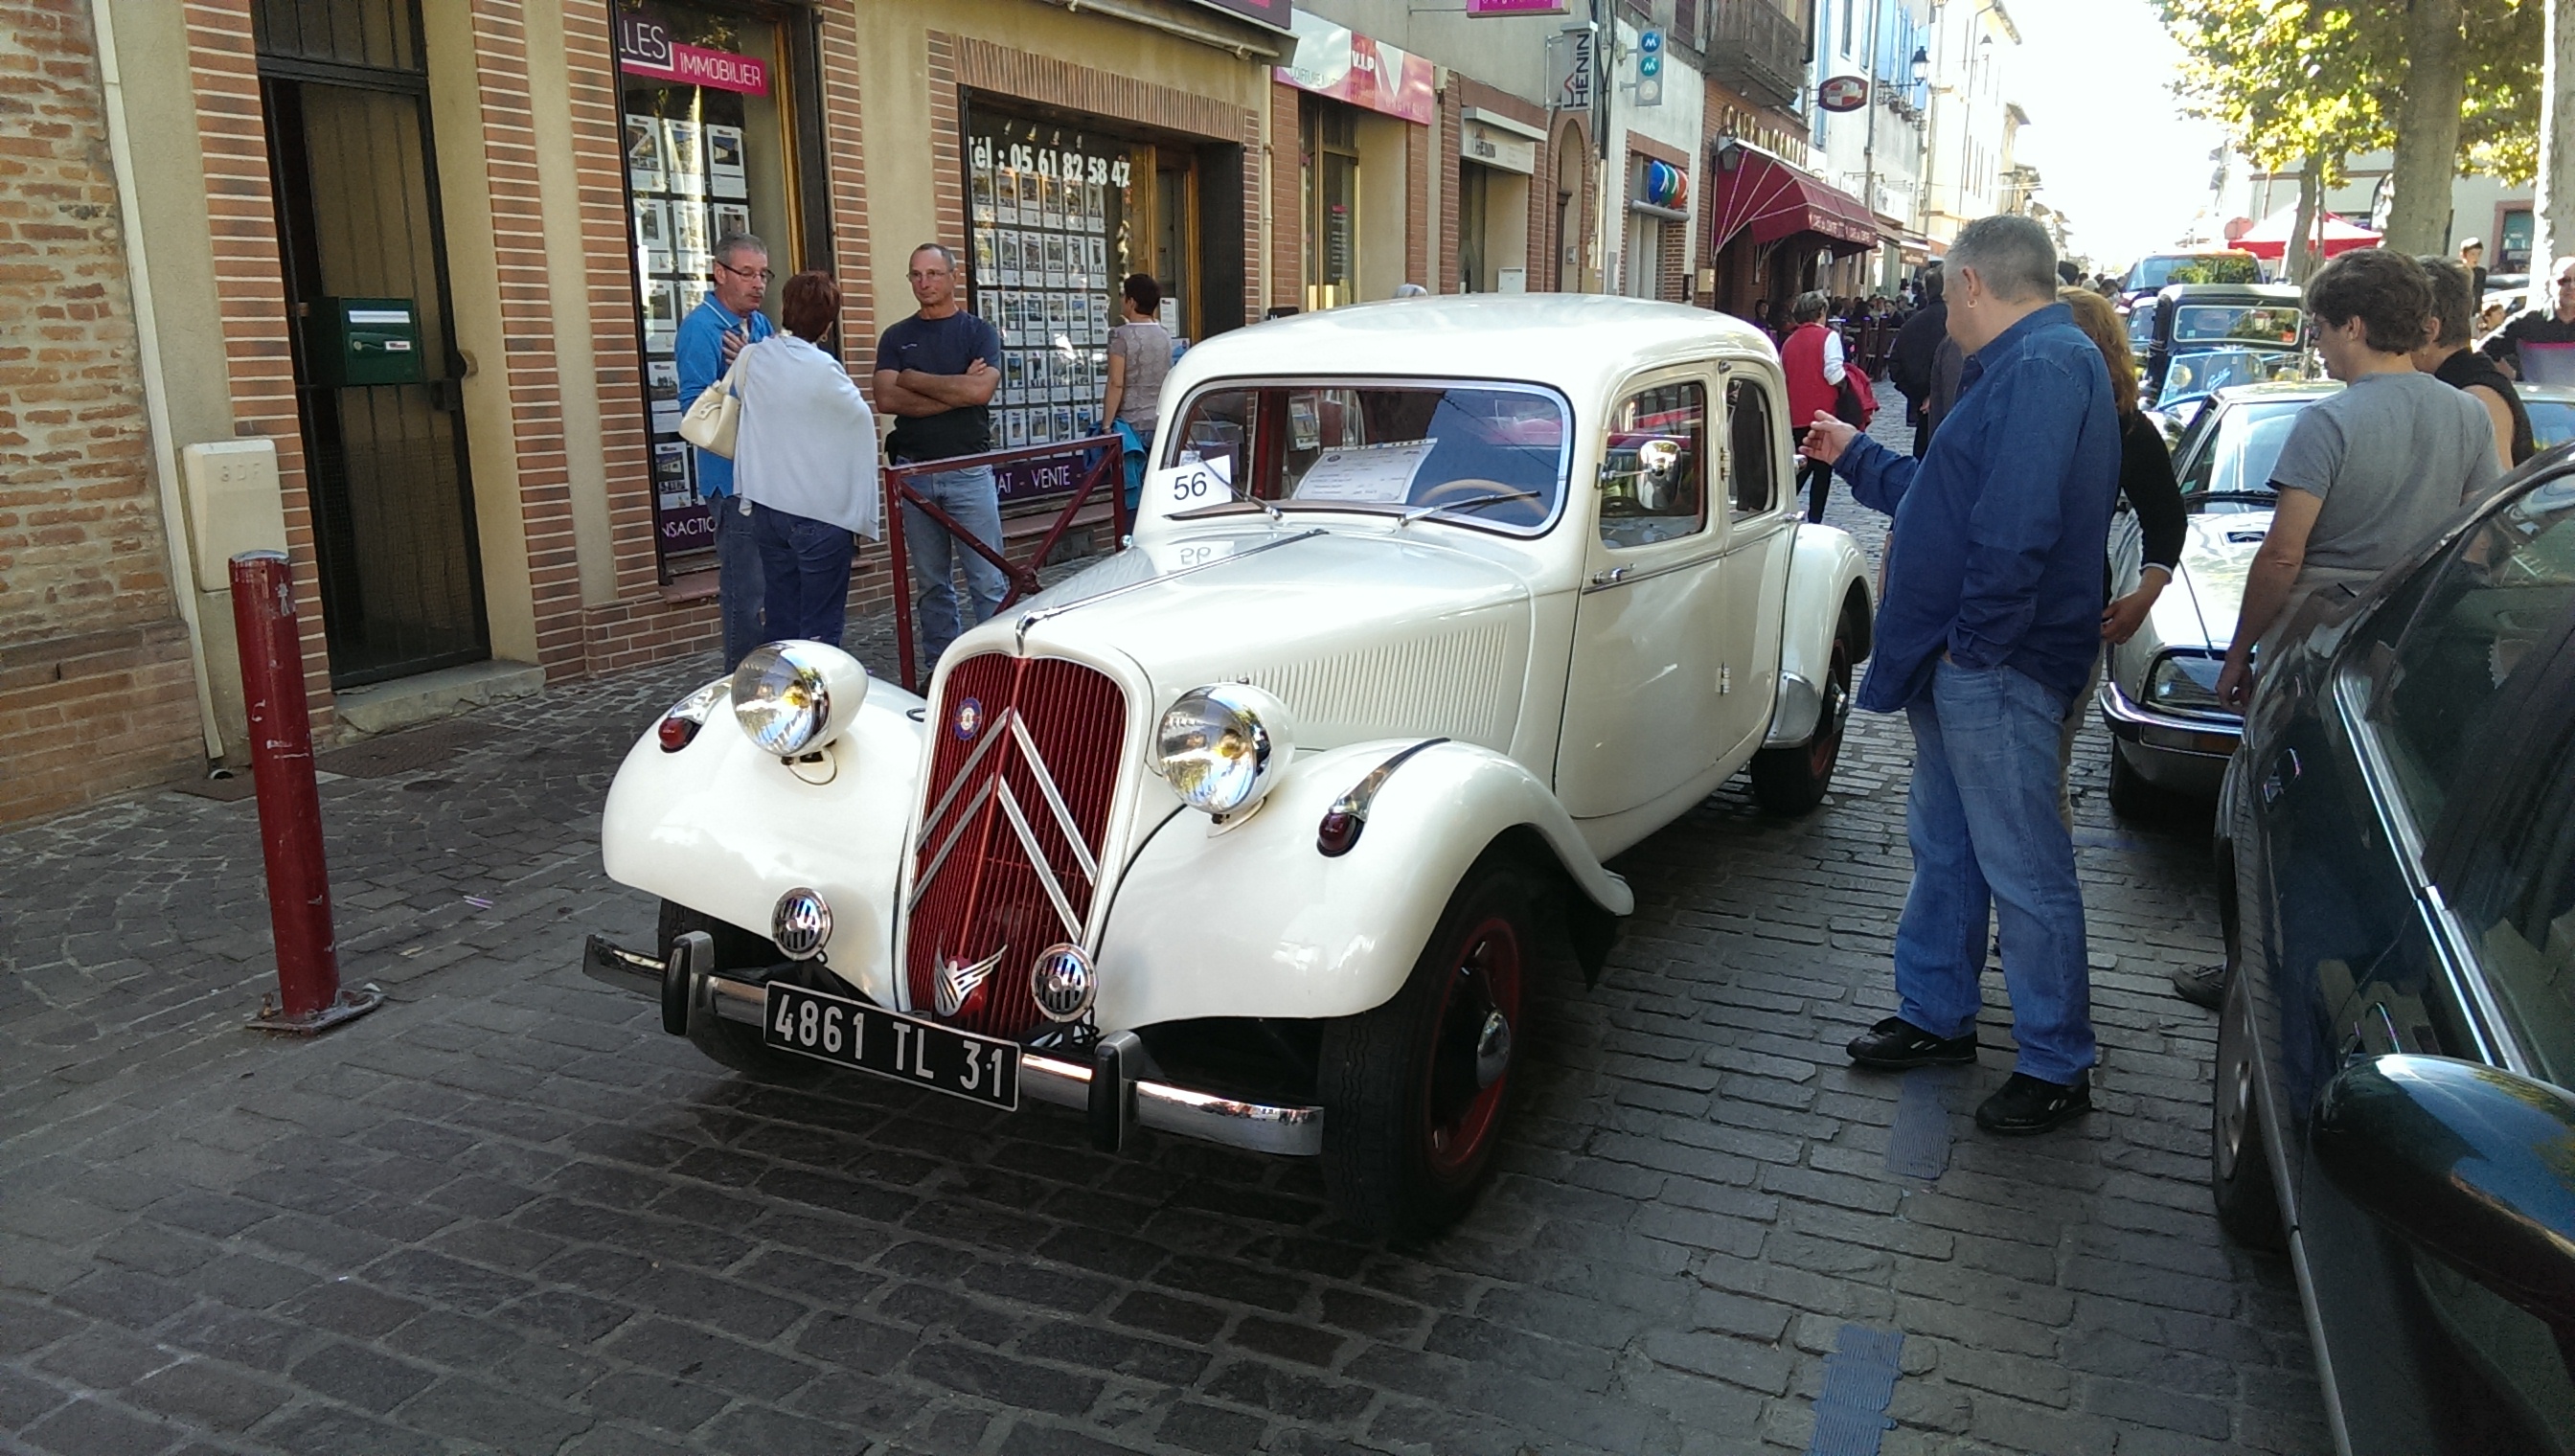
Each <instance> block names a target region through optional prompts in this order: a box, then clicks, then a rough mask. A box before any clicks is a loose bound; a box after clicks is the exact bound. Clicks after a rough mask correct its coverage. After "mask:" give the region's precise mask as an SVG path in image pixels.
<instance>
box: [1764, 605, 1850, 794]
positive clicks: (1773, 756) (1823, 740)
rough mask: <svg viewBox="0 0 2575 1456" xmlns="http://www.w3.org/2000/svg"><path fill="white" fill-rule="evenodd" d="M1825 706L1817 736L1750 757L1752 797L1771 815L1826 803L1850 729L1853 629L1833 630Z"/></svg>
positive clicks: (1840, 626) (1847, 625) (1842, 624)
mask: <svg viewBox="0 0 2575 1456" xmlns="http://www.w3.org/2000/svg"><path fill="white" fill-rule="evenodd" d="M1823 688H1824V706H1823V709H1822V712H1821V713H1820V714H1819V715H1818V717H1817V718H1816V719H1815V735H1814V736H1813V737H1811V738H1808V739H1807V740H1806V741H1805V742H1803V743H1800V744H1798V745H1797V746H1795V747H1792V748H1763V749H1762V750H1761V751H1759V752H1757V753H1754V754H1753V755H1752V798H1753V801H1754V802H1756V803H1758V804H1760V805H1761V807H1763V808H1764V809H1766V810H1768V811H1769V812H1771V813H1775V814H1802V813H1808V812H1811V811H1813V809H1814V807H1815V805H1817V804H1819V803H1822V802H1823V801H1824V791H1825V790H1826V789H1828V788H1830V787H1832V786H1833V769H1834V767H1835V766H1836V765H1838V764H1839V763H1840V762H1841V760H1842V735H1843V733H1844V731H1845V730H1846V729H1847V728H1849V726H1850V699H1851V625H1850V619H1849V618H1847V617H1845V618H1843V619H1842V620H1841V622H1840V623H1839V624H1838V625H1837V626H1835V627H1834V628H1833V656H1832V663H1831V665H1830V666H1829V667H1828V668H1827V669H1826V672H1825V682H1824V685H1823Z"/></svg>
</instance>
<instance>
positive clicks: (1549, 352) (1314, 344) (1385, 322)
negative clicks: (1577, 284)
mask: <svg viewBox="0 0 2575 1456" xmlns="http://www.w3.org/2000/svg"><path fill="white" fill-rule="evenodd" d="M1718 355H1730V356H1734V357H1737V358H1740V357H1745V356H1753V357H1758V358H1762V359H1769V360H1776V358H1777V357H1778V353H1777V350H1776V349H1775V348H1774V347H1773V346H1772V344H1771V343H1770V339H1769V336H1768V335H1766V334H1763V333H1762V332H1761V331H1760V330H1758V329H1756V328H1754V327H1753V326H1752V325H1750V324H1748V323H1745V322H1744V321H1743V320H1741V319H1737V318H1734V317H1732V316H1731V315H1727V314H1720V313H1716V312H1713V311H1711V310H1708V309H1699V308H1691V307H1689V306H1688V305H1686V304H1666V303H1654V302H1651V301H1648V300H1645V299H1631V298H1618V297H1614V296H1611V295H1605V294H1582V293H1534V294H1455V295H1449V296H1446V297H1431V298H1408V299H1393V300H1388V301H1386V302H1384V303H1372V304H1353V305H1349V306H1347V307H1343V308H1337V309H1326V310H1323V311H1322V312H1320V313H1312V314H1295V315H1291V316H1289V317H1287V318H1284V319H1274V320H1271V321H1270V322H1268V323H1264V324H1257V325H1254V326H1253V327H1251V328H1248V329H1235V330H1231V331H1229V332H1227V333H1224V334H1220V335H1218V336H1216V337H1215V338H1213V339H1210V340H1208V341H1207V342H1205V343H1203V344H1199V345H1195V346H1193V347H1192V348H1191V349H1190V350H1189V352H1187V353H1185V354H1183V355H1182V356H1181V359H1180V362H1179V363H1178V364H1176V365H1175V366H1173V370H1172V373H1173V375H1174V377H1175V378H1176V379H1180V380H1181V381H1182V382H1183V383H1184V384H1187V385H1195V384H1197V383H1198V382H1199V381H1201V380H1205V379H1211V378H1224V377H1240V376H1246V375H1268V376H1282V375H1290V376H1292V375H1325V376H1330V375H1341V376H1349V375H1361V376H1364V375H1425V376H1431V377H1438V378H1447V379H1516V380H1532V381H1536V382H1538V383H1542V384H1550V385H1554V386H1556V387H1558V388H1560V389H1564V390H1566V391H1567V392H1568V393H1581V392H1584V391H1586V390H1589V389H1594V388H1601V387H1605V386H1607V385H1610V384H1613V383H1615V382H1616V381H1617V380H1618V379H1619V378H1622V377H1623V376H1625V375H1626V374H1628V373H1629V372H1630V371H1633V370H1635V369H1637V368H1639V367H1642V366H1647V365H1653V364H1663V363H1674V362H1679V361H1685V360H1692V359H1706V358H1709V357H1712V356H1718Z"/></svg>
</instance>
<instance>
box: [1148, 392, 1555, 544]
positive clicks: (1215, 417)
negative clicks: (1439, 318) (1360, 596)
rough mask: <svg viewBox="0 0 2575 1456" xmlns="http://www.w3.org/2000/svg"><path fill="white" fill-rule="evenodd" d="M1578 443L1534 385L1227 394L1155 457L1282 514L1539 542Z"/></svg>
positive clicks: (1196, 414) (1197, 402)
mask: <svg viewBox="0 0 2575 1456" xmlns="http://www.w3.org/2000/svg"><path fill="white" fill-rule="evenodd" d="M1572 437H1573V431H1572V426H1571V419H1570V412H1569V411H1568V410H1567V409H1566V408H1565V404H1564V401H1563V399H1562V398H1561V397H1559V396H1557V395H1555V394H1553V393H1551V392H1549V391H1545V390H1540V389H1537V388H1535V387H1532V386H1527V385H1463V384H1460V385H1437V384H1376V383H1362V382H1357V381H1352V382H1347V383H1333V382H1302V383H1293V384H1288V383H1280V384H1227V385H1218V386H1214V387H1211V388H1208V389H1205V390H1202V391H1200V392H1199V393H1198V394H1197V395H1195V396H1193V397H1192V398H1191V400H1190V403H1189V406H1188V408H1187V409H1186V410H1185V411H1184V412H1183V413H1182V415H1181V420H1180V424H1179V427H1178V428H1176V429H1174V430H1172V431H1171V432H1170V433H1169V439H1168V441H1167V442H1164V443H1162V445H1161V449H1160V451H1159V452H1158V453H1159V454H1160V455H1161V456H1162V457H1163V459H1162V462H1161V463H1162V464H1163V465H1165V466H1167V467H1168V466H1174V465H1180V464H1184V463H1188V462H1191V461H1193V460H1201V461H1211V462H1214V461H1222V462H1224V466H1225V469H1226V471H1227V473H1228V475H1229V476H1230V478H1231V479H1232V481H1233V483H1234V484H1235V486H1236V488H1237V489H1239V490H1242V491H1245V492H1247V493H1248V494H1250V495H1252V496H1253V497H1255V498H1256V499H1259V500H1263V501H1272V502H1276V503H1278V504H1279V505H1280V506H1281V507H1283V508H1298V507H1303V508H1310V509H1325V510H1335V511H1349V510H1356V511H1386V512H1405V511H1418V510H1423V509H1428V510H1430V511H1432V512H1434V513H1435V514H1438V515H1440V516H1443V517H1453V518H1455V519H1457V520H1459V521H1462V522H1466V523H1469V524H1472V525H1476V526H1484V527H1490V528H1494V529H1497V530H1502V531H1508V532H1512V533H1515V534H1521V535H1533V534H1535V533H1536V532H1539V531H1542V530H1544V529H1545V527H1546V525H1547V523H1548V522H1550V521H1552V520H1554V519H1555V512H1556V507H1557V505H1558V504H1559V503H1560V502H1561V500H1562V499H1563V495H1564V475H1565V463H1566V461H1567V459H1568V458H1569V457H1570V454H1571V450H1570V446H1571V443H1572ZM1147 495H1148V496H1149V498H1154V499H1159V497H1156V496H1155V495H1154V493H1153V492H1152V491H1151V490H1150V489H1149V491H1148V492H1147ZM1196 504H1197V500H1196V498H1191V499H1187V500H1175V501H1170V502H1165V503H1164V509H1165V510H1167V511H1171V510H1178V511H1186V510H1188V509H1190V508H1191V507H1192V506H1194V505H1196ZM1218 504H1223V503H1222V502H1219V503H1218Z"/></svg>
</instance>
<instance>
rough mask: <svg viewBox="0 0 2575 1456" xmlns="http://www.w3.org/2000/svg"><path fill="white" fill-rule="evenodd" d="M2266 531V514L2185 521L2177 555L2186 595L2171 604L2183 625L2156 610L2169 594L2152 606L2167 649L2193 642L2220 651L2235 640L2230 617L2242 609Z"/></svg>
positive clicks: (2268, 520)
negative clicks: (2178, 610)
mask: <svg viewBox="0 0 2575 1456" xmlns="http://www.w3.org/2000/svg"><path fill="white" fill-rule="evenodd" d="M2270 530H2271V513H2270V512H2268V511H2236V512H2226V513H2210V514H2205V515H2194V516H2192V517H2191V518H2190V534H2189V536H2188V537H2187V538H2186V539H2185V540H2184V541H2183V543H2182V550H2181V585H2182V586H2183V587H2184V588H2185V589H2186V591H2185V592H2184V593H2183V594H2182V598H2183V600H2182V602H2181V603H2178V604H2176V605H2177V606H2180V607H2182V608H2184V609H2186V611H2187V613H2188V617H2187V620H2186V621H2185V622H2174V621H2171V620H2170V619H2169V618H2168V617H2167V616H2166V614H2165V613H2164V612H2163V611H2162V610H2161V609H2162V607H2163V603H2164V602H2168V601H2171V600H2172V598H2173V594H2171V593H2166V594H2165V596H2164V598H2163V599H2162V600H2161V601H2158V602H2157V603H2156V604H2155V605H2156V608H2157V612H2156V626H2157V628H2158V629H2160V630H2162V631H2163V639H2164V642H2165V644H2166V645H2167V646H2178V645H2180V644H2182V643H2187V642H2191V641H2192V640H2194V639H2196V640H2197V641H2198V642H2202V643H2206V644H2207V645H2208V646H2209V647H2211V648H2212V649H2216V650H2220V651H2222V650H2224V648H2225V647H2226V645H2227V644H2228V643H2230V642H2233V641H2234V640H2235V614H2236V610H2237V609H2238V608H2240V607H2242V606H2243V605H2244V580H2245V578H2246V577H2247V576H2248V575H2250V574H2251V572H2252V570H2253V556H2254V553H2256V552H2258V551H2260V550H2261V549H2262V539H2263V537H2265V536H2267V535H2268V534H2269V533H2270Z"/></svg>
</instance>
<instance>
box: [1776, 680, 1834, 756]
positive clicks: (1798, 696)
mask: <svg viewBox="0 0 2575 1456" xmlns="http://www.w3.org/2000/svg"><path fill="white" fill-rule="evenodd" d="M1823 720H1824V695H1823V692H1822V690H1820V689H1818V688H1817V687H1815V685H1814V684H1812V683H1809V682H1807V681H1806V680H1805V677H1804V676H1803V675H1802V674H1797V673H1781V674H1780V675H1779V695H1778V700H1777V702H1776V703H1774V704H1773V705H1772V707H1771V710H1770V731H1768V732H1766V733H1764V734H1762V735H1761V746H1763V747H1765V748H1793V747H1796V746H1798V745H1799V744H1801V743H1804V742H1806V741H1808V740H1810V739H1812V738H1813V737H1814V735H1815V726H1816V725H1818V724H1820V723H1822V722H1823Z"/></svg>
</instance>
